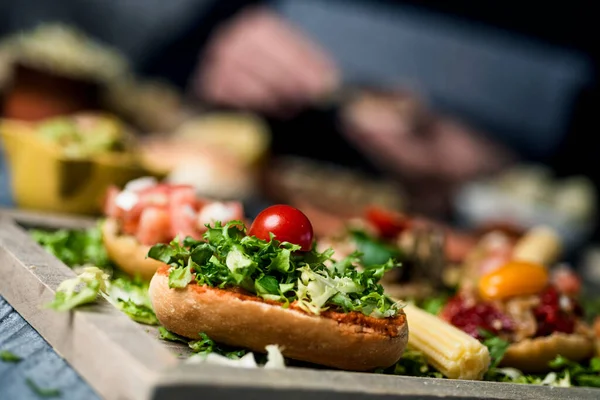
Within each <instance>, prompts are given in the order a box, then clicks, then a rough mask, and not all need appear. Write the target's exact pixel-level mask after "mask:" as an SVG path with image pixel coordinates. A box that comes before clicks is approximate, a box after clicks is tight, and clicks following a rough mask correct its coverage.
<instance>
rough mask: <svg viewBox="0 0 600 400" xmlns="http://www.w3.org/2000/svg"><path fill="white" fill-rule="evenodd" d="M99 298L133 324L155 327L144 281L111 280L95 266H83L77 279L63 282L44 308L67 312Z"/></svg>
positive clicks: (156, 321)
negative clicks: (111, 305)
mask: <svg viewBox="0 0 600 400" xmlns="http://www.w3.org/2000/svg"><path fill="white" fill-rule="evenodd" d="M99 295H102V296H103V297H104V298H105V299H106V300H108V301H109V302H110V303H112V304H113V305H114V306H115V307H116V308H118V309H119V310H121V311H122V312H123V313H125V314H126V315H127V316H129V317H130V318H131V319H133V320H134V321H137V322H139V323H142V324H147V325H158V319H157V318H156V315H155V314H154V310H153V309H152V304H151V302H150V297H149V295H148V283H147V282H143V281H142V280H141V279H139V278H135V279H131V278H129V277H125V276H121V277H119V278H116V279H113V280H112V281H110V280H109V275H108V274H107V273H106V272H104V271H103V270H101V269H99V268H96V267H85V268H83V272H82V273H80V274H79V275H77V277H75V278H72V279H67V280H66V281H64V282H62V283H61V284H60V285H59V287H58V288H57V290H56V294H55V296H54V300H53V301H52V302H51V303H49V304H48V305H47V307H48V308H52V309H55V310H57V311H68V310H72V309H74V308H76V307H80V306H82V305H86V304H91V303H94V302H95V301H96V299H97V298H98V296H99Z"/></svg>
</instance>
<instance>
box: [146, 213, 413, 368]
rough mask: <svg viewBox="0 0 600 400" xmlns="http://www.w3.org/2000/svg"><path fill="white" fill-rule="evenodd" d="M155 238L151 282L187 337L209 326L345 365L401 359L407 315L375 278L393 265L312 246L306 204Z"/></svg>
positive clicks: (215, 335)
mask: <svg viewBox="0 0 600 400" xmlns="http://www.w3.org/2000/svg"><path fill="white" fill-rule="evenodd" d="M202 239H203V240H196V239H194V238H193V237H188V238H186V239H185V240H183V241H178V240H175V241H173V242H171V243H170V244H168V245H167V244H158V245H155V246H153V247H152V249H151V250H150V252H149V256H150V257H151V258H153V259H154V261H155V262H158V263H163V264H162V266H161V267H159V268H158V271H157V272H156V274H155V275H154V277H153V278H152V281H151V282H150V296H151V300H152V305H153V307H154V310H155V312H156V316H157V317H158V319H159V321H160V323H161V324H162V325H163V326H164V327H165V328H166V329H168V330H169V331H171V332H174V333H176V334H178V335H181V336H183V337H187V338H191V339H198V338H199V335H200V334H201V333H202V334H206V335H208V336H209V337H211V338H212V339H214V340H215V341H216V342H218V343H223V344H226V345H231V346H239V347H244V348H247V349H250V350H253V351H256V352H264V349H265V347H266V346H267V345H270V344H277V345H278V346H279V347H280V349H281V352H282V354H283V355H284V356H286V357H289V358H291V359H295V360H300V361H305V362H310V363H315V364H321V365H324V366H329V367H333V368H340V369H346V370H356V371H368V370H374V369H376V368H386V367H389V366H392V365H394V364H395V363H396V362H397V361H398V360H399V359H400V357H401V356H402V353H403V351H404V348H405V346H406V344H407V340H408V326H407V321H406V316H405V314H404V312H403V310H402V308H401V307H400V306H399V304H398V303H397V302H395V301H393V300H391V299H390V298H389V297H387V296H386V295H385V294H384V292H383V288H382V286H381V285H380V284H379V283H378V282H379V280H380V278H381V277H382V276H383V274H384V273H385V272H386V271H388V270H390V269H392V268H393V267H394V266H395V265H394V263H393V261H392V260H385V261H384V262H383V263H382V264H379V265H370V266H368V267H366V268H363V269H362V270H358V269H357V268H356V263H357V262H358V259H357V257H355V256H354V255H350V256H349V257H346V258H343V259H339V260H337V261H336V262H330V261H331V257H332V255H333V252H332V251H331V250H326V251H324V252H319V251H317V250H316V249H315V248H314V244H313V229H312V225H311V223H310V221H309V220H308V218H307V217H306V216H305V215H304V214H303V213H302V212H301V211H299V210H297V209H295V208H293V207H291V206H286V205H277V206H272V207H269V208H267V209H265V210H263V211H262V212H261V213H260V214H259V215H258V216H257V217H256V219H255V220H254V221H253V223H252V225H251V226H250V228H249V229H248V230H246V227H245V225H244V223H243V222H241V221H232V222H229V223H225V224H221V223H219V222H217V223H215V224H214V225H213V226H207V227H206V228H205V232H204V234H203V235H202Z"/></svg>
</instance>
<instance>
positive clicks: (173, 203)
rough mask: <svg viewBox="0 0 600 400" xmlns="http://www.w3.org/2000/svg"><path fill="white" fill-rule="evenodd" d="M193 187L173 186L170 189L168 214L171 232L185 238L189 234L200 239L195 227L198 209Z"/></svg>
mask: <svg viewBox="0 0 600 400" xmlns="http://www.w3.org/2000/svg"><path fill="white" fill-rule="evenodd" d="M196 207H197V199H196V193H195V191H194V188H193V187H191V186H179V187H174V188H172V190H171V194H170V201H169V214H170V217H171V234H172V236H173V237H175V236H178V235H179V237H180V238H185V237H187V236H191V237H193V238H195V239H200V238H201V234H200V231H199V230H198V228H197V224H196V221H197V216H198V209H197V208H196Z"/></svg>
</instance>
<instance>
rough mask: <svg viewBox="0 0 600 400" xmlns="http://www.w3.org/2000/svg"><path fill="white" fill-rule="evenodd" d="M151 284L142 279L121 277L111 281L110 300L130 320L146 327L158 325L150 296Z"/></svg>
mask: <svg viewBox="0 0 600 400" xmlns="http://www.w3.org/2000/svg"><path fill="white" fill-rule="evenodd" d="M148 287H149V283H148V282H144V281H143V280H142V279H141V278H139V277H137V278H133V279H132V278H129V277H126V276H121V277H118V278H116V279H113V280H112V281H110V285H109V288H108V300H109V301H110V302H111V303H113V304H114V305H115V306H116V307H117V308H118V309H119V310H121V311H122V312H124V313H125V314H127V316H129V318H131V319H133V320H134V321H136V322H139V323H142V324H146V325H158V319H157V318H156V314H154V310H153V309H152V303H151V302H150V296H149V294H148Z"/></svg>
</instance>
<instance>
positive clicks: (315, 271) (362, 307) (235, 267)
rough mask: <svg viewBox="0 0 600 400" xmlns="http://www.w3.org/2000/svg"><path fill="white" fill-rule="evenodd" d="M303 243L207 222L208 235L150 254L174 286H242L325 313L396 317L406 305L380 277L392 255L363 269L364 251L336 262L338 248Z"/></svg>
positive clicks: (238, 223) (285, 303)
mask: <svg viewBox="0 0 600 400" xmlns="http://www.w3.org/2000/svg"><path fill="white" fill-rule="evenodd" d="M301 247H302V246H300V245H297V244H293V243H289V242H285V241H283V242H280V241H278V240H277V237H276V236H275V235H273V234H271V235H270V240H265V239H259V238H257V237H255V236H249V235H247V234H246V227H245V225H244V224H243V223H242V222H241V221H232V222H229V223H227V224H225V225H222V224H221V223H220V222H216V223H215V224H214V226H210V225H208V224H207V230H206V232H204V234H203V240H195V239H193V238H191V237H187V238H186V239H184V240H183V241H180V240H178V239H175V240H173V241H172V242H171V243H169V244H157V245H154V246H153V247H152V248H151V249H150V251H149V253H148V256H149V257H150V258H153V259H156V260H159V261H161V262H164V263H165V264H167V265H168V266H169V271H168V274H169V286H170V287H171V288H184V287H186V286H187V285H188V284H190V283H193V282H196V283H197V284H198V285H201V286H202V285H206V286H208V287H213V288H218V289H226V290H232V289H234V288H235V290H238V291H239V290H241V291H242V292H245V293H247V294H249V295H253V296H256V297H259V298H261V299H263V300H265V301H268V302H276V303H280V304H281V305H282V306H283V307H290V308H298V309H301V310H303V311H304V312H307V313H310V314H314V315H320V314H321V313H324V312H332V311H333V312H343V313H349V312H360V313H362V314H364V315H366V316H370V317H374V318H388V317H390V318H391V317H396V316H397V315H398V311H399V309H400V308H401V306H400V304H398V303H397V302H395V301H393V300H392V299H390V298H389V297H387V296H386V295H385V294H384V292H383V287H382V286H381V285H380V284H379V280H380V279H381V277H382V276H383V274H384V273H385V272H386V271H388V270H390V269H392V268H394V267H396V265H395V264H394V262H393V261H392V260H389V261H387V262H386V263H384V264H380V265H371V266H369V267H367V268H363V269H362V270H358V269H357V267H356V265H357V263H358V262H359V257H360V254H359V253H354V254H352V255H350V256H348V257H346V258H344V259H342V260H339V261H333V260H332V256H333V250H331V249H328V250H326V251H324V252H319V251H317V250H315V248H314V246H313V247H312V249H311V250H309V251H301Z"/></svg>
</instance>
